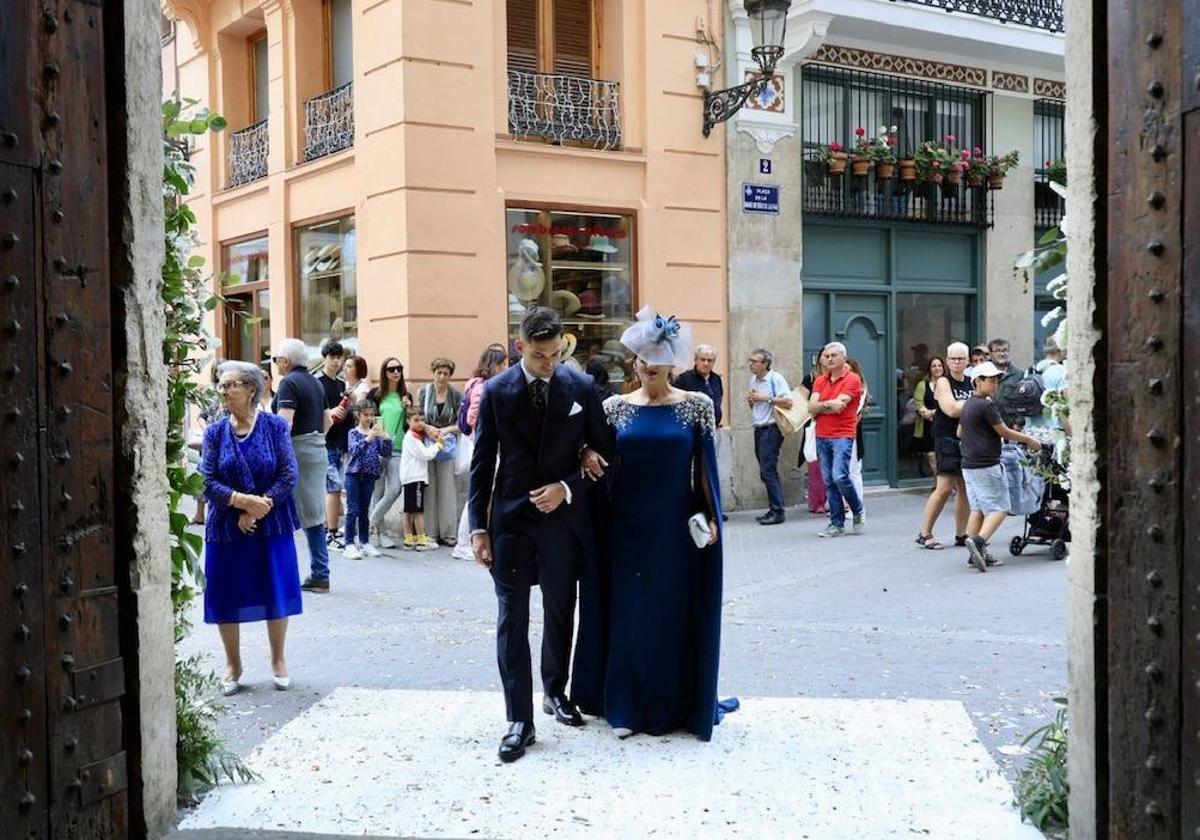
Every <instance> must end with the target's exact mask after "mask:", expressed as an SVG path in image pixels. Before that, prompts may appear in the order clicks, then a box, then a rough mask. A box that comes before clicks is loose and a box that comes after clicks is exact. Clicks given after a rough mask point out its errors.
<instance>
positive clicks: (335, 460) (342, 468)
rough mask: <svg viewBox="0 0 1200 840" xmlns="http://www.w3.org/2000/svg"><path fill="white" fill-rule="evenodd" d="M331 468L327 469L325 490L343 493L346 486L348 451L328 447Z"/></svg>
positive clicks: (327, 454) (326, 451) (326, 453)
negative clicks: (346, 458)
mask: <svg viewBox="0 0 1200 840" xmlns="http://www.w3.org/2000/svg"><path fill="white" fill-rule="evenodd" d="M325 455H326V457H327V458H328V459H329V468H328V469H326V470H325V492H326V493H341V492H342V490H344V489H345V488H346V465H345V463H344V461H345V456H346V452H345V451H344V450H342V449H328V448H327V449H326V450H325Z"/></svg>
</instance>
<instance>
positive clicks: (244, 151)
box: [229, 120, 270, 188]
mask: <svg viewBox="0 0 1200 840" xmlns="http://www.w3.org/2000/svg"><path fill="white" fill-rule="evenodd" d="M269 150H270V141H269V137H268V134H267V121H266V120H260V121H259V122H256V123H255V124H254V125H251V126H247V127H246V128H243V129H242V130H241V131H235V132H233V134H232V135H230V137H229V186H230V187H231V188H232V187H238V186H241V185H242V184H249V183H250V182H251V181H257V180H259V179H261V178H265V177H267V152H268V151H269Z"/></svg>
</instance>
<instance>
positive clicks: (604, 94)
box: [508, 70, 621, 149]
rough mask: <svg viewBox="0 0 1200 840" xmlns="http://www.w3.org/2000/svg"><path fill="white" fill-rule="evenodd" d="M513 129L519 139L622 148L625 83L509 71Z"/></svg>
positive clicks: (511, 123)
mask: <svg viewBox="0 0 1200 840" xmlns="http://www.w3.org/2000/svg"><path fill="white" fill-rule="evenodd" d="M508 131H509V133H510V134H511V135H512V136H513V137H517V138H530V137H534V138H540V139H542V140H547V141H550V142H552V143H558V144H563V145H580V146H589V147H591V148H595V149H619V148H620V147H621V86H620V84H619V83H618V82H607V81H604V80H601V79H588V78H583V77H579V76H567V75H558V74H551V73H530V72H527V71H524V70H509V71H508Z"/></svg>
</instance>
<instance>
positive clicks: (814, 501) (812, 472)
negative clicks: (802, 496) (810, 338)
mask: <svg viewBox="0 0 1200 840" xmlns="http://www.w3.org/2000/svg"><path fill="white" fill-rule="evenodd" d="M816 378H817V371H816V370H813V371H812V372H811V373H806V374H805V375H804V381H803V382H801V383H800V387H799V388H797V389H796V390H797V391H799V392H800V393H801V394H802V395H803V396H804V399H805V400H806V401H807V400H808V398H809V397H811V396H812V386H813V382H814V381H815V380H816ZM804 465H807V467H808V512H809V513H815V514H825V513H828V512H829V511H828V510H827V509H826V507H825V479H824V478H822V477H821V464H820V462H818V461H817V425H816V421H815V420H814V418H812V417H810V418H809V419H808V422H807V423H805V424H804V445H803V446H801V447H800V457H799V463H798V464H796V466H797V467H800V466H804Z"/></svg>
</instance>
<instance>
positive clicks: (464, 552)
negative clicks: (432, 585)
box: [450, 543, 475, 560]
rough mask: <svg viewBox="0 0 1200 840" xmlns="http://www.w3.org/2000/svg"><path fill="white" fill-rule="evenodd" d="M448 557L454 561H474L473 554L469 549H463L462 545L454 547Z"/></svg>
mask: <svg viewBox="0 0 1200 840" xmlns="http://www.w3.org/2000/svg"><path fill="white" fill-rule="evenodd" d="M450 556H451V557H453V558H454V559H455V560H474V559H475V552H473V551H471V549H469V548H464V547H463V546H462V544H461V543H460V544H459V545H456V546H454V550H453V551H451V552H450Z"/></svg>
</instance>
